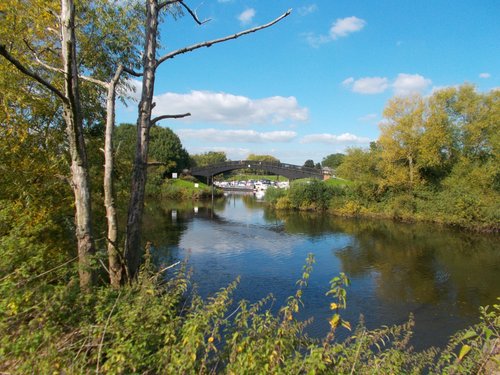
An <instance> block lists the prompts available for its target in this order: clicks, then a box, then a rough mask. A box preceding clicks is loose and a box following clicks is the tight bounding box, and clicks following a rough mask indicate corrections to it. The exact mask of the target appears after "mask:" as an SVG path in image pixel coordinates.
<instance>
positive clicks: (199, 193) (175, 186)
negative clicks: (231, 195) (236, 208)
mask: <svg viewBox="0 0 500 375" xmlns="http://www.w3.org/2000/svg"><path fill="white" fill-rule="evenodd" d="M158 193H159V195H160V196H161V198H164V199H172V200H203V199H211V198H212V196H213V197H214V198H219V197H222V196H223V195H224V192H223V191H222V190H221V189H218V188H216V187H215V186H214V187H212V186H208V185H206V184H204V183H202V182H199V181H198V180H196V179H194V178H187V179H184V178H179V179H166V180H165V181H163V183H162V184H161V186H160V189H159V192H158Z"/></svg>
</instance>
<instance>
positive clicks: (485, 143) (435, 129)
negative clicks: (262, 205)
mask: <svg viewBox="0 0 500 375" xmlns="http://www.w3.org/2000/svg"><path fill="white" fill-rule="evenodd" d="M384 114H385V116H386V122H385V123H384V124H383V125H382V128H381V135H380V138H379V140H378V141H377V142H373V143H372V144H371V145H370V148H369V149H368V150H364V149H360V148H352V149H349V150H348V151H347V153H346V155H345V156H344V157H343V158H340V157H338V155H337V156H336V157H335V158H334V157H333V155H330V156H329V157H328V159H332V160H333V159H334V160H337V162H338V160H339V159H341V160H342V162H341V163H340V164H338V166H337V168H336V174H337V175H338V176H341V177H344V178H346V179H347V180H348V181H344V182H345V183H342V180H340V181H341V182H340V183H338V181H339V180H333V181H334V182H335V181H336V183H338V184H339V185H343V187H342V188H339V187H337V188H335V187H334V186H328V185H330V184H331V183H332V182H327V183H326V184H325V185H327V186H323V185H322V184H320V183H318V184H310V185H308V186H304V185H295V186H292V188H291V189H290V192H289V194H288V195H287V196H286V197H282V198H280V199H279V200H277V201H276V202H275V203H276V207H279V208H293V209H302V210H317V209H321V210H326V209H328V210H330V212H332V213H334V214H340V215H349V216H357V215H364V216H378V217H387V218H396V219H400V220H423V221H432V222H437V223H445V224H451V225H457V226H460V227H466V228H470V229H474V230H480V231H499V230H500V184H499V181H500V168H499V165H500V162H499V160H498V155H499V150H500V137H499V134H500V123H499V121H498V116H499V115H500V91H499V90H493V91H491V92H489V93H484V94H483V93H478V92H476V91H475V89H474V88H473V87H472V86H469V85H464V86H462V87H459V88H448V89H444V90H440V91H437V92H435V93H434V94H433V95H432V96H430V97H429V98H425V99H424V98H421V97H418V96H414V97H406V98H394V99H393V100H391V101H390V102H389V104H388V105H387V108H386V109H385V112H384ZM325 160H326V158H325Z"/></svg>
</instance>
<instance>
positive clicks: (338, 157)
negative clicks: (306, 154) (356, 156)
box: [321, 153, 345, 169]
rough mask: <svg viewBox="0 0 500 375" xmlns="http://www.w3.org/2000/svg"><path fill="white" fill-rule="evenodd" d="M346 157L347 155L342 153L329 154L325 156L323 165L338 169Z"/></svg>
mask: <svg viewBox="0 0 500 375" xmlns="http://www.w3.org/2000/svg"><path fill="white" fill-rule="evenodd" d="M344 157H345V155H344V154H341V153H336V154H330V155H327V156H325V157H324V158H323V160H322V162H321V165H322V166H323V167H329V168H332V169H336V168H337V167H338V166H339V165H340V164H342V161H343V160H344Z"/></svg>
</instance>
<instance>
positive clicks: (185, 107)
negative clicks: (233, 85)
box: [154, 90, 309, 126]
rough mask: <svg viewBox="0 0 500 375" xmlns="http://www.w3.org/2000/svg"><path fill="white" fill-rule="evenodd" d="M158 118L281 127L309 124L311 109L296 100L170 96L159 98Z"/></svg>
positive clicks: (219, 94) (208, 94)
mask: <svg viewBox="0 0 500 375" xmlns="http://www.w3.org/2000/svg"><path fill="white" fill-rule="evenodd" d="M154 100H155V102H156V107H155V108H154V115H155V116H158V115H161V114H176V113H186V112H189V113H191V116H190V117H186V118H185V119H184V120H180V121H186V122H211V123H218V124H224V125H238V126H244V125H251V124H268V123H272V124H277V123H281V122H285V121H287V120H288V121H306V120H307V119H308V117H309V111H308V109H307V108H303V107H300V106H299V104H298V102H297V99H296V98H295V97H293V96H289V97H283V96H272V97H268V98H263V99H250V98H248V97H245V96H239V95H233V94H227V93H223V92H212V91H196V90H195V91H191V92H190V93H188V94H177V93H171V92H167V93H164V94H161V95H158V96H156V97H155V99H154Z"/></svg>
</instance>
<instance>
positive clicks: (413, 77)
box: [392, 73, 432, 96]
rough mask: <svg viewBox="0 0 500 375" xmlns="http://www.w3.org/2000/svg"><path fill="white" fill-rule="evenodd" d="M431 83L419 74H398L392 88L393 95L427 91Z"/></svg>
mask: <svg viewBox="0 0 500 375" xmlns="http://www.w3.org/2000/svg"><path fill="white" fill-rule="evenodd" d="M431 83H432V81H431V80H430V79H428V78H425V77H423V76H421V75H420V74H406V73H399V74H398V76H397V78H396V79H395V80H394V83H393V84H392V87H393V89H394V94H395V95H399V96H405V95H411V94H415V93H419V92H422V91H424V90H425V89H427V88H428V87H429V86H430V85H431Z"/></svg>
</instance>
